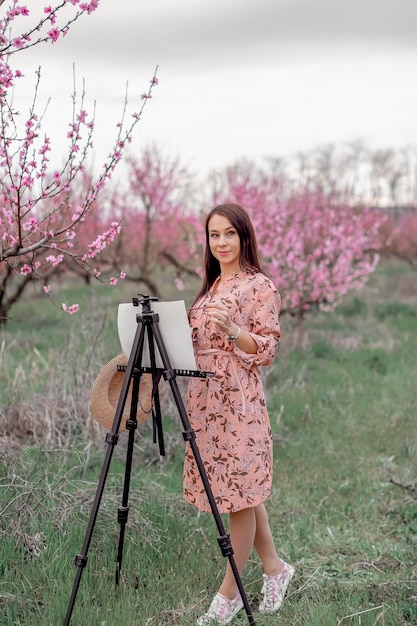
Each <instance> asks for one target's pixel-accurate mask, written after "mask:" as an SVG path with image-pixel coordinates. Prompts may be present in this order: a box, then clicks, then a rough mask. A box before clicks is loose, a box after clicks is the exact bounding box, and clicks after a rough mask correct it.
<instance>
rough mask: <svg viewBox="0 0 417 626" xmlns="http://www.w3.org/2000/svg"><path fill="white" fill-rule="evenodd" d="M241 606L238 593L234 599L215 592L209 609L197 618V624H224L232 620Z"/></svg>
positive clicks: (203, 625)
mask: <svg viewBox="0 0 417 626" xmlns="http://www.w3.org/2000/svg"><path fill="white" fill-rule="evenodd" d="M242 607H243V602H242V598H241V597H240V594H239V593H238V594H237V596H236V598H235V599H234V600H229V598H226V597H225V596H222V595H221V593H216V595H215V596H214V598H213V602H212V603H211V605H210V608H209V610H208V611H207V613H205V614H204V615H202V616H201V617H199V618H198V620H197V624H198V626H205V625H206V624H219V625H220V626H224V625H225V624H229V622H231V621H232V619H233V618H234V616H235V615H237V613H239V611H240V609H241V608H242Z"/></svg>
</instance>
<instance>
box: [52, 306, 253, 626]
mask: <svg viewBox="0 0 417 626" xmlns="http://www.w3.org/2000/svg"><path fill="white" fill-rule="evenodd" d="M156 300H157V298H151V297H149V296H145V295H142V294H139V297H138V298H133V305H134V306H139V305H141V306H142V315H137V316H136V321H137V328H136V333H135V338H134V340H133V345H132V349H131V352H130V356H129V361H128V364H127V366H126V367H123V370H124V371H125V375H124V378H123V384H122V389H121V392H120V396H119V400H118V403H117V408H116V412H115V416H114V420H113V425H112V428H111V431H110V432H108V433H107V435H106V439H105V441H106V443H107V444H108V448H107V452H106V456H105V460H104V464H103V468H102V471H101V474H100V478H99V482H98V485H97V490H96V495H95V498H94V503H93V508H92V510H91V514H90V519H89V522H88V526H87V530H86V533H85V536H84V542H83V546H82V550H81V553H80V554H78V555H77V556H76V558H75V565H76V566H77V567H78V570H77V573H76V576H75V580H74V585H73V588H72V593H71V597H70V601H69V604H68V608H67V613H66V616H65V620H64V626H68V625H69V623H70V621H71V617H72V612H73V609H74V604H75V601H76V597H77V593H78V589H79V586H80V582H81V576H82V573H83V570H84V568H85V566H86V565H87V560H88V556H87V555H88V549H89V547H90V543H91V538H92V534H93V530H94V526H95V522H96V519H97V515H98V511H99V507H100V502H101V498H102V496H103V491H104V487H105V483H106V479H107V474H108V471H109V468H110V463H111V459H112V455H113V451H114V446H115V445H116V444H117V442H118V439H119V429H120V424H121V421H122V415H123V411H124V407H125V404H126V400H127V395H128V392H129V388H130V384H131V383H132V400H131V409H130V416H129V419H128V420H127V422H126V429H127V430H128V431H129V438H128V446H127V454H126V467H125V479H124V488H123V496H122V506H121V507H120V508H119V509H118V517H117V519H118V522H119V524H120V536H119V546H118V553H117V562H116V584H119V582H120V571H121V564H122V558H123V545H124V536H125V529H126V524H127V520H128V513H129V506H128V504H129V487H130V475H131V467H132V459H133V445H134V437H135V430H136V428H137V420H136V412H137V406H138V401H139V385H140V378H141V376H142V373H151V374H152V399H153V405H154V409H153V419H154V440H155V438H156V435H157V436H158V441H159V450H160V454H161V455H164V443H163V430H162V420H161V412H160V404H159V392H158V385H159V382H160V380H161V377H162V376H163V377H164V379H165V380H167V381H168V383H169V385H170V388H171V391H172V394H173V397H174V401H175V404H176V406H177V409H178V412H179V415H180V418H181V422H182V425H183V428H184V432H183V437H184V440H185V441H188V442H189V443H190V446H191V450H192V452H193V455H194V458H195V461H196V464H197V467H198V471H199V473H200V477H201V480H202V482H203V485H204V489H205V491H206V494H207V497H208V500H209V503H210V507H211V511H212V513H213V516H214V519H215V522H216V525H217V529H218V531H219V533H220V536H219V537H218V539H217V541H218V544H219V546H220V549H221V552H222V555H223V556H224V557H227V558H228V559H229V563H230V567H231V569H232V572H233V575H234V577H235V580H236V584H237V587H238V589H239V593H240V595H241V598H242V602H243V607H244V609H245V611H246V615H247V617H248V621H249V624H250V625H251V626H256V625H255V621H254V618H253V615H252V612H251V608H250V606H249V602H248V599H247V596H246V593H245V590H244V588H243V585H242V581H241V578H240V575H239V572H238V569H237V566H236V563H235V560H234V557H233V549H232V545H231V542H230V536H229V535H228V534H227V533H226V530H225V528H224V525H223V522H222V519H221V517H220V514H219V511H218V508H217V505H216V502H215V500H214V496H213V492H212V490H211V487H210V483H209V481H208V478H207V474H206V471H205V468H204V465H203V462H202V459H201V456H200V452H199V449H198V446H197V443H196V436H195V432H194V431H193V429H192V428H191V425H190V422H189V420H188V415H187V412H186V410H185V407H184V403H183V400H182V397H181V393H180V390H179V388H178V384H177V380H176V376H177V375H181V376H196V377H202V378H207V377H208V376H211V375H212V374H211V372H200V371H194V370H174V369H173V368H172V367H171V363H170V359H169V355H168V352H167V350H166V347H165V345H164V341H163V338H162V335H161V330H160V328H159V316H158V314H157V313H155V312H154V311H152V310H151V301H156ZM145 337H147V340H148V346H149V357H150V367H144V366H143V361H142V359H143V350H144V346H145ZM156 349H157V350H158V351H159V355H160V357H161V360H162V363H163V368H162V369H161V368H158V367H157V366H156Z"/></svg>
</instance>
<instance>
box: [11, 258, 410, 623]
mask: <svg viewBox="0 0 417 626" xmlns="http://www.w3.org/2000/svg"><path fill="white" fill-rule="evenodd" d="M123 290H124V291H115V290H113V291H111V290H110V289H106V288H98V287H94V288H91V287H90V288H85V287H82V288H81V287H77V286H75V287H74V286H73V287H71V288H66V289H65V290H64V289H63V291H62V301H69V302H74V301H77V302H78V301H81V303H82V304H83V308H82V313H81V314H79V315H78V317H77V316H71V317H70V316H66V315H64V314H62V313H60V312H59V311H58V310H56V309H54V308H52V307H51V306H50V305H48V304H47V303H46V302H45V300H43V299H42V298H38V297H35V296H33V297H31V298H28V299H26V300H25V302H22V303H19V305H18V307H16V309H15V310H14V319H13V320H12V322H10V324H8V326H6V328H4V329H2V330H1V331H0V332H1V335H0V341H1V349H0V381H1V382H0V385H1V386H0V399H1V407H2V408H1V426H0V429H1V430H0V433H1V435H2V436H1V443H0V453H1V461H0V466H1V475H0V476H1V480H0V498H1V502H0V510H1V516H0V533H1V562H0V574H1V575H0V624H4V625H13V626H41V625H42V626H57V625H59V624H62V623H63V621H64V617H65V614H66V610H67V606H68V602H69V599H70V594H71V591H72V588H73V583H74V578H75V575H76V571H77V568H76V567H75V565H74V558H75V556H76V555H77V554H78V553H79V552H80V550H81V547H82V545H83V541H84V538H85V533H86V530H87V524H88V519H89V515H90V512H91V508H92V504H93V500H94V496H95V494H96V489H97V483H98V479H99V477H100V474H101V473H102V468H103V462H104V457H105V453H106V451H107V445H106V444H105V443H104V437H105V434H106V431H105V430H104V429H102V428H101V427H100V426H98V425H97V424H96V423H95V422H93V421H92V420H91V416H90V415H89V408H88V401H89V393H90V391H91V385H92V382H93V380H94V378H95V376H96V375H97V373H98V371H99V370H100V368H101V367H102V366H103V364H104V363H105V362H107V361H108V360H109V359H110V358H112V357H113V356H115V355H116V354H118V353H119V352H120V346H119V345H118V340H117V336H116V333H115V310H116V308H117V302H118V301H129V300H130V295H129V293H128V291H127V286H123ZM133 295H135V293H133ZM167 297H172V294H171V293H169V294H168V295H167ZM177 297H178V296H177ZM282 325H283V340H282V345H281V349H280V354H279V357H278V359H277V360H276V363H275V365H274V366H273V367H272V368H270V369H269V370H268V372H267V373H266V374H265V380H266V384H267V390H268V399H269V407H270V417H271V423H272V428H273V432H274V441H275V452H274V454H275V463H274V470H275V474H274V489H273V493H272V495H271V498H270V499H269V501H268V503H267V506H268V511H269V515H270V520H271V526H272V528H273V532H274V536H275V539H276V544H277V546H278V548H279V551H280V553H281V555H282V556H283V558H285V559H286V560H288V561H290V562H291V563H293V564H294V566H295V568H296V574H295V577H294V579H293V583H292V585H291V587H290V591H289V594H288V597H287V600H286V602H285V603H284V606H283V608H282V610H281V611H280V613H279V614H278V615H277V616H272V617H271V616H269V617H268V616H262V615H261V614H260V613H258V611H257V610H256V607H257V605H258V603H259V599H260V587H261V574H262V572H261V569H260V565H259V562H258V559H257V557H256V555H255V554H254V555H253V556H252V558H251V560H250V563H249V565H248V567H247V570H246V571H245V573H244V575H243V577H242V581H243V584H244V587H245V590H246V592H247V595H248V598H249V601H250V603H251V606H253V611H254V613H253V615H254V618H255V621H256V624H257V626H272V624H274V625H277V624H282V626H301V625H302V626H376V625H378V626H411V625H414V624H417V558H416V555H417V463H416V460H417V428H416V408H417V385H416V380H417V360H416V353H417V276H416V274H415V273H413V272H412V271H411V270H409V269H408V268H407V267H406V266H404V265H400V264H394V263H390V264H387V263H386V264H384V265H381V267H380V268H379V269H378V271H377V272H376V273H375V274H374V276H372V278H371V280H370V282H369V284H368V285H367V287H366V288H365V289H364V290H363V291H361V292H358V293H356V294H352V295H351V296H350V297H349V298H348V299H347V300H346V302H345V303H344V304H343V305H342V306H341V307H340V308H339V309H338V310H337V311H336V312H335V313H333V314H328V313H326V314H325V313H320V314H316V315H312V316H311V317H310V318H308V319H307V321H306V322H305V325H304V328H303V334H302V336H300V337H298V338H297V344H295V340H294V332H293V328H292V325H291V320H289V319H286V318H283V320H282ZM161 396H162V400H163V411H164V435H165V440H166V441H165V443H166V448H167V455H166V458H161V457H160V456H159V452H158V447H157V445H156V444H154V443H153V441H152V431H151V427H150V424H149V423H145V424H143V425H141V426H140V428H139V429H138V433H137V437H136V443H135V451H134V458H133V466H132V476H131V489H130V503H129V504H130V511H129V522H128V527H127V531H126V537H125V543H124V553H123V566H122V579H121V582H120V585H119V586H118V587H116V585H115V583H114V577H115V559H116V554H117V546H118V541H119V524H118V523H117V509H118V507H119V506H120V504H121V498H122V491H123V480H124V474H125V466H126V463H125V459H126V435H125V434H122V435H121V441H120V443H119V444H118V446H116V449H115V452H114V456H113V459H112V463H111V465H110V470H109V473H108V475H107V477H106V484H105V490H104V495H103V499H102V501H101V504H100V508H99V513H98V516H97V521H96V525H95V529H94V533H93V535H92V541H91V545H90V547H89V560H88V564H87V567H86V568H85V570H84V571H83V575H82V579H81V584H80V588H79V591H78V595H77V599H76V602H75V606H74V611H73V619H72V622H71V623H72V624H75V625H77V626H128V625H129V626H130V625H132V624H135V625H139V626H168V625H177V626H186V625H192V624H195V623H196V618H197V616H198V615H200V614H201V613H202V612H204V611H205V609H206V608H207V605H208V603H209V602H210V600H211V597H212V595H213V593H214V592H215V591H216V589H217V586H218V584H219V582H220V580H221V577H222V574H223V569H224V566H225V560H224V558H223V557H222V556H221V553H220V550H219V548H218V545H217V535H218V533H217V529H216V526H215V523H214V520H213V518H212V517H211V516H209V515H203V514H199V513H198V512H197V511H196V510H194V509H193V508H192V507H190V506H188V505H186V504H185V503H184V502H183V500H182V493H181V484H182V476H181V471H182V457H183V447H184V444H183V439H182V435H181V425H180V423H179V420H178V416H177V415H176V413H175V407H174V406H173V403H172V401H171V400H170V396H169V392H168V391H167V389H165V387H164V386H163V389H162V392H161ZM224 521H225V523H226V522H227V518H226V517H225V518H224ZM247 623H248V620H247V617H246V615H245V612H244V611H243V612H241V614H240V615H239V616H238V617H237V618H236V619H235V621H234V622H233V624H237V625H239V624H241V625H243V624H247Z"/></svg>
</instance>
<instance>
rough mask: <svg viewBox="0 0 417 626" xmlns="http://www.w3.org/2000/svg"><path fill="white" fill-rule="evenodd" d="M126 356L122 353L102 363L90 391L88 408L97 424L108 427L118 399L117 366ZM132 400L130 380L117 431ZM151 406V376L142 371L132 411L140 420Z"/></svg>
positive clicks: (119, 378) (123, 427) (121, 374)
mask: <svg viewBox="0 0 417 626" xmlns="http://www.w3.org/2000/svg"><path fill="white" fill-rule="evenodd" d="M127 364H128V360H127V357H126V356H125V355H124V354H119V355H118V356H116V357H114V359H112V360H111V361H109V363H107V365H105V366H104V367H103V369H102V370H101V372H100V373H99V375H98V376H97V378H96V380H95V381H94V385H93V389H92V391H91V412H92V413H93V416H94V418H95V419H96V421H97V422H99V424H101V425H102V426H105V427H106V428H108V429H111V427H112V425H113V421H114V418H115V413H116V409H117V403H118V402H119V397H120V392H121V390H122V385H123V379H124V375H125V372H124V371H121V372H119V371H118V370H117V366H118V365H121V366H127ZM131 402H132V384H130V385H129V390H128V393H127V396H126V402H125V406H124V409H123V414H122V419H121V422H120V427H119V431H122V430H126V422H127V420H128V419H129V417H130V405H131ZM151 410H152V376H151V375H150V374H142V376H141V379H140V384H139V399H138V406H137V412H136V419H137V422H138V424H141V423H142V422H144V421H145V420H146V419H147V418H148V417H149V416H150V414H151Z"/></svg>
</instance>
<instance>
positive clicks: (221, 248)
mask: <svg viewBox="0 0 417 626" xmlns="http://www.w3.org/2000/svg"><path fill="white" fill-rule="evenodd" d="M204 269H205V274H204V279H203V284H202V288H201V290H200V293H199V294H198V296H197V298H196V300H195V302H194V304H193V307H192V308H191V310H190V325H191V329H192V336H193V341H194V348H195V353H196V360H197V365H198V367H199V369H200V370H205V371H211V372H214V373H215V375H214V376H213V377H211V378H207V379H200V378H193V379H191V380H190V384H189V392H188V413H189V419H190V423H191V426H192V427H193V429H194V431H195V433H196V443H197V446H198V449H199V451H200V454H201V458H202V460H203V462H204V466H205V470H206V473H207V477H208V479H209V482H210V486H211V488H212V491H213V495H214V498H215V501H216V505H217V507H218V510H219V512H220V513H229V517H230V527H229V530H230V539H231V544H232V548H233V552H234V559H235V563H236V567H237V569H238V571H239V574H240V573H241V572H243V569H244V567H245V565H246V563H247V561H248V558H249V555H250V553H251V550H252V547H255V549H256V551H257V552H258V554H259V557H260V559H261V562H262V566H263V570H264V574H263V587H262V591H263V594H264V597H263V600H262V601H261V603H260V606H259V610H260V611H263V612H265V613H274V612H276V611H278V610H279V609H280V607H281V605H282V601H283V598H284V595H285V592H286V590H287V587H288V585H289V582H290V580H291V578H292V576H293V574H294V568H293V567H292V566H291V565H288V564H287V563H285V562H284V561H282V560H281V559H280V558H279V556H278V554H277V552H276V549H275V546H274V541H273V538H272V533H271V529H270V527H269V522H268V516H267V512H266V509H265V506H264V502H265V500H266V499H267V498H268V496H269V494H270V492H271V482H272V433H271V427H270V422H269V417H268V412H267V408H266V403H265V395H264V390H263V385H262V380H261V376H260V373H259V369H258V366H260V365H270V364H271V363H272V361H273V358H274V355H275V351H276V349H277V346H278V341H279V338H280V327H279V320H278V316H279V310H280V302H281V300H280V295H279V293H278V291H277V289H276V288H275V286H274V285H273V283H272V282H271V280H270V279H269V278H268V277H267V276H266V275H265V274H264V273H263V271H262V268H261V262H260V258H259V252H258V247H257V243H256V237H255V233H254V229H253V225H252V223H251V221H250V218H249V216H248V214H247V213H246V211H245V210H244V209H243V208H242V207H241V206H240V205H237V204H223V205H219V206H216V207H215V208H214V209H212V210H211V211H210V213H209V214H208V216H207V219H206V250H205V268H204ZM184 497H185V499H186V500H187V501H188V502H190V503H191V504H193V505H195V506H196V507H198V509H199V510H201V511H207V512H210V511H211V508H210V504H209V502H208V498H207V495H206V493H205V490H204V487H203V484H202V481H201V477H200V476H199V472H198V468H197V467H196V463H195V459H194V456H193V454H192V450H191V447H190V446H189V444H187V449H186V456H185V463H184ZM242 606H243V603H242V599H241V597H240V594H239V593H238V588H237V585H236V580H235V577H234V574H233V571H232V569H231V567H230V563H229V562H228V564H227V568H226V573H225V576H224V579H223V581H222V583H221V585H220V588H219V590H218V592H217V593H216V595H215V597H214V599H213V601H212V603H211V606H210V608H209V610H208V612H207V613H206V614H205V615H203V616H202V617H200V618H199V619H198V621H197V624H198V625H199V626H204V624H213V622H214V623H217V624H220V625H223V624H228V623H229V622H230V621H231V620H232V619H233V617H234V616H235V615H236V614H237V613H238V612H239V611H240V609H241V608H242Z"/></svg>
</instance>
